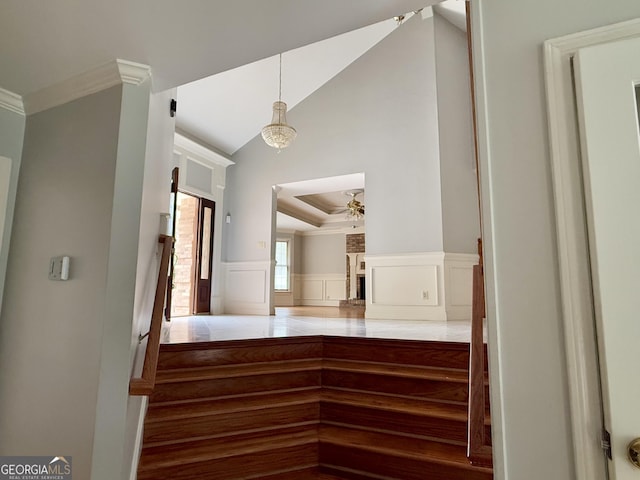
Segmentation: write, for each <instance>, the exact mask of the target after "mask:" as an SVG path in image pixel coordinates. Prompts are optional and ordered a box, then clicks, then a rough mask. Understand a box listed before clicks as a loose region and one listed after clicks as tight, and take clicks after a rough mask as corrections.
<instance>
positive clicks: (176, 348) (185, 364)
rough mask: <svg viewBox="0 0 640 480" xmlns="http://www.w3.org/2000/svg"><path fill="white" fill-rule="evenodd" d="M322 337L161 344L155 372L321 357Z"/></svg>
mask: <svg viewBox="0 0 640 480" xmlns="http://www.w3.org/2000/svg"><path fill="white" fill-rule="evenodd" d="M322 343H323V338H322V337H321V336H309V337H289V338H264V339H253V340H225V341H213V342H198V343H180V344H162V345H160V358H159V359H158V370H170V369H175V368H191V367H207V366H215V365H232V364H242V363H263V362H275V361H283V360H296V359H298V360H300V359H308V358H321V357H322Z"/></svg>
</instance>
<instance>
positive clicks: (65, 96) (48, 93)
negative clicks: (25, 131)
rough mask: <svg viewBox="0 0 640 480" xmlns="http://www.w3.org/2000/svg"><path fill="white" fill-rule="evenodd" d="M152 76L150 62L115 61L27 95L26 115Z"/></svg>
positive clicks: (136, 82) (137, 83) (25, 102)
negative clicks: (146, 63)
mask: <svg viewBox="0 0 640 480" xmlns="http://www.w3.org/2000/svg"><path fill="white" fill-rule="evenodd" d="M149 78H151V68H150V67H149V66H148V65H142V64H139V63H134V62H128V61H126V60H120V59H117V60H113V61H111V62H108V63H105V64H103V65H100V66H99V67H96V68H94V69H91V70H88V71H86V72H84V73H80V74H78V75H75V76H73V77H71V78H68V79H66V80H63V81H62V82H59V83H56V84H53V85H49V86H48V87H45V88H42V89H40V90H38V91H36V92H33V93H30V94H28V95H26V96H25V97H24V106H25V108H24V110H25V112H26V113H27V115H31V114H33V113H37V112H42V111H44V110H48V109H50V108H53V107H57V106H59V105H63V104H65V103H68V102H71V101H73V100H77V99H78V98H82V97H85V96H87V95H91V94H94V93H97V92H100V91H102V90H106V89H107V88H111V87H114V86H116V85H121V84H129V85H140V84H141V83H143V82H144V81H145V80H147V79H149Z"/></svg>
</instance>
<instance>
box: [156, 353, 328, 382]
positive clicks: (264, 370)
mask: <svg viewBox="0 0 640 480" xmlns="http://www.w3.org/2000/svg"><path fill="white" fill-rule="evenodd" d="M321 368H322V360H321V359H314V358H311V359H302V360H280V361H274V362H260V363H247V364H237V365H216V366H208V367H192V368H175V369H171V370H162V371H160V372H158V374H157V375H156V384H163V383H175V382H190V381H196V380H214V379H219V378H235V377H247V376H250V375H259V374H269V373H282V372H306V371H316V370H320V369H321Z"/></svg>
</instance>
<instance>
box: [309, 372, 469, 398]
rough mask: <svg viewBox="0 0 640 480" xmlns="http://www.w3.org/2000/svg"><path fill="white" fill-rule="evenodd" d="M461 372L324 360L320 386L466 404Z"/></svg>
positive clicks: (464, 385)
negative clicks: (387, 368) (388, 368)
mask: <svg viewBox="0 0 640 480" xmlns="http://www.w3.org/2000/svg"><path fill="white" fill-rule="evenodd" d="M465 379H466V375H465V373H464V372H461V371H457V370H445V369H433V368H426V367H419V368H416V367H397V368H395V369H393V367H392V368H390V370H388V371H386V370H385V365H381V364H376V365H374V364H370V365H367V364H365V363H364V362H358V363H357V364H356V363H353V362H352V363H350V364H346V363H344V362H326V363H325V365H324V367H323V370H322V386H323V387H331V388H337V389H347V390H357V391H364V392H379V393H384V394H392V395H396V396H404V397H417V398H428V399H432V400H438V401H441V402H451V403H457V404H465V403H466V402H467V398H468V384H467V381H466V380H465Z"/></svg>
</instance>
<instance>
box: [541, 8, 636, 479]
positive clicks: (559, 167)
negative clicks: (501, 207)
mask: <svg viewBox="0 0 640 480" xmlns="http://www.w3.org/2000/svg"><path fill="white" fill-rule="evenodd" d="M638 36H640V19H635V20H630V21H626V22H622V23H617V24H614V25H608V26H604V27H600V28H596V29H592V30H587V31H584V32H579V33H575V34H572V35H567V36H563V37H559V38H555V39H550V40H547V41H546V42H545V43H544V62H545V83H546V95H547V114H548V124H549V141H550V145H551V152H550V154H551V168H552V183H553V191H554V200H555V202H554V203H555V217H556V235H557V249H558V261H559V267H560V287H561V298H562V311H563V326H564V340H565V349H566V362H567V367H566V368H567V372H566V373H567V382H568V386H569V402H570V416H571V428H572V433H573V456H574V465H575V469H576V477H577V478H580V479H585V480H600V479H602V478H606V477H605V475H606V470H607V462H606V460H605V457H604V455H603V451H602V447H601V444H600V434H601V429H602V424H603V423H602V400H601V390H600V378H599V364H598V349H597V342H596V331H595V314H594V311H593V296H592V283H591V272H590V264H589V248H588V247H589V246H588V239H587V224H586V218H587V217H586V211H585V204H584V201H585V200H584V184H583V180H582V168H581V164H582V160H581V157H580V151H579V148H580V147H579V146H580V139H579V136H578V125H577V117H576V115H577V114H576V111H577V110H576V101H575V96H574V90H573V74H572V69H571V61H572V58H573V56H574V55H575V53H576V52H577V51H578V50H580V49H581V48H585V47H590V46H594V45H598V44H602V43H609V42H613V41H618V40H624V39H629V38H634V37H638Z"/></svg>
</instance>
